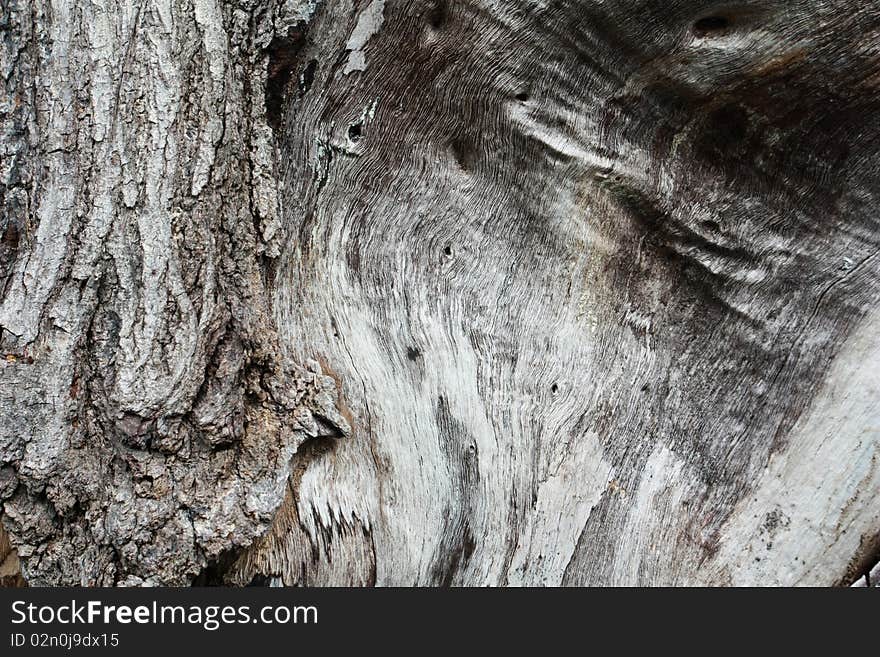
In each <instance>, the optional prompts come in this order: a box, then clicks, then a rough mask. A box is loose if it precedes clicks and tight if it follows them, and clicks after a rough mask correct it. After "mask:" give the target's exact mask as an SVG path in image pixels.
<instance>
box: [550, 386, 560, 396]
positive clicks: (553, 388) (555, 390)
mask: <svg viewBox="0 0 880 657" xmlns="http://www.w3.org/2000/svg"><path fill="white" fill-rule="evenodd" d="M550 392H552V393H553V394H554V395H555V394H556V393H557V392H559V386H558V385H556V384H555V383H554V384H553V385H552V386H550Z"/></svg>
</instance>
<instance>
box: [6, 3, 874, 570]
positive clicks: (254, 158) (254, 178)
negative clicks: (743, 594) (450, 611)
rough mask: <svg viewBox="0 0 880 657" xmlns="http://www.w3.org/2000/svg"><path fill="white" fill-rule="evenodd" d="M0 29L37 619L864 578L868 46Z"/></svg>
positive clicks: (586, 16)
mask: <svg viewBox="0 0 880 657" xmlns="http://www.w3.org/2000/svg"><path fill="white" fill-rule="evenodd" d="M3 3H4V16H5V17H6V20H5V24H4V26H3V29H4V31H5V32H4V59H3V72H4V80H5V91H4V95H3V97H2V104H0V126H2V130H3V145H4V150H3V162H2V181H0V184H2V187H0V189H2V203H3V206H4V216H3V217H2V221H3V222H4V223H3V225H2V230H3V239H2V242H0V280H2V281H3V283H2V288H0V290H2V307H0V327H2V334H0V351H2V354H4V357H5V361H4V362H3V363H2V365H0V368H2V389H0V465H2V468H0V500H2V501H3V517H2V520H3V524H4V526H5V528H6V530H7V531H8V534H9V537H10V539H11V542H12V544H13V545H14V546H15V547H16V548H17V552H18V556H19V558H20V560H21V564H22V571H23V574H24V576H25V578H26V579H27V580H28V582H29V583H31V584H85V585H94V584H101V585H123V584H124V585H140V584H175V585H176V584H187V583H220V582H223V583H234V584H246V583H266V584H286V585H294V584H305V585H320V584H324V585H327V584H358V585H360V584H379V585H389V584H397V585H414V584H419V585H448V584H454V585H486V584H489V585H559V584H575V585H581V584H616V585H626V584H641V585H657V584H684V585H695V584H734V585H739V584H767V585H777V584H820V585H831V584H845V583H851V582H853V581H855V580H857V579H858V578H859V577H861V576H862V575H864V574H866V573H868V572H869V571H870V569H871V567H873V566H874V564H875V563H876V562H877V561H878V560H880V556H878V555H880V533H878V530H880V504H878V503H877V500H878V499H880V467H878V459H880V338H878V337H877V336H878V328H880V258H878V252H880V161H878V160H880V153H878V149H877V143H880V142H878V140H880V124H878V122H877V121H876V120H875V119H874V117H875V116H876V115H877V112H878V111H880V55H878V52H877V48H876V42H877V38H878V37H880V7H878V6H874V5H873V4H871V3H866V2H863V1H862V0H836V1H835V2H818V1H817V0H755V1H752V0H748V1H746V2H737V3H721V2H713V1H710V0H675V1H673V0H670V1H668V2H659V1H657V0H614V1H607V2H601V3H600V2H587V1H585V0H581V1H579V2H572V1H568V0H561V1H556V2H554V1H546V2H545V1H542V2H537V3H534V2H525V1H524V0H521V1H519V2H504V3H502V2H497V1H492V0H463V1H452V0H428V1H424V0H416V1H413V2H392V1H391V0H388V1H387V2H386V0H360V1H358V2H350V1H348V0H324V1H323V2H321V1H318V0H314V1H313V0H238V1H236V2H231V1H227V0H144V1H143V2H133V1H129V0H120V1H119V2H106V1H102V0H95V1H94V2H90V3H73V2H70V1H69V0H27V1H26V2H22V1H21V0H3ZM80 5H81V6H80Z"/></svg>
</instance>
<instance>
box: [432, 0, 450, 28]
mask: <svg viewBox="0 0 880 657" xmlns="http://www.w3.org/2000/svg"><path fill="white" fill-rule="evenodd" d="M447 20H449V7H448V6H447V4H446V0H434V2H433V3H432V4H431V8H430V9H429V10H428V25H430V26H431V28H432V29H434V30H439V29H441V28H442V27H443V26H444V25H446V21H447Z"/></svg>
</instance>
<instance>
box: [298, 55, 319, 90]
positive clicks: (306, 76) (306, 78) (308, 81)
mask: <svg viewBox="0 0 880 657" xmlns="http://www.w3.org/2000/svg"><path fill="white" fill-rule="evenodd" d="M317 68H318V60H317V59H312V60H309V63H308V64H306V67H305V69H304V70H303V72H302V77H301V78H300V83H299V89H300V91H301V92H302V93H305V92H307V91H308V90H309V89H311V88H312V82H314V81H315V71H316V70H317Z"/></svg>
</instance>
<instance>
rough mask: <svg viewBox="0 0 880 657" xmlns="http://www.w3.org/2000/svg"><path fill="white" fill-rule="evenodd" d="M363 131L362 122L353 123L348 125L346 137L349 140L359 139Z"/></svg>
mask: <svg viewBox="0 0 880 657" xmlns="http://www.w3.org/2000/svg"><path fill="white" fill-rule="evenodd" d="M362 132H363V124H361V123H355V124H354V125H350V126H348V138H349V139H350V140H351V141H359V140H360V138H361V135H362Z"/></svg>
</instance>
